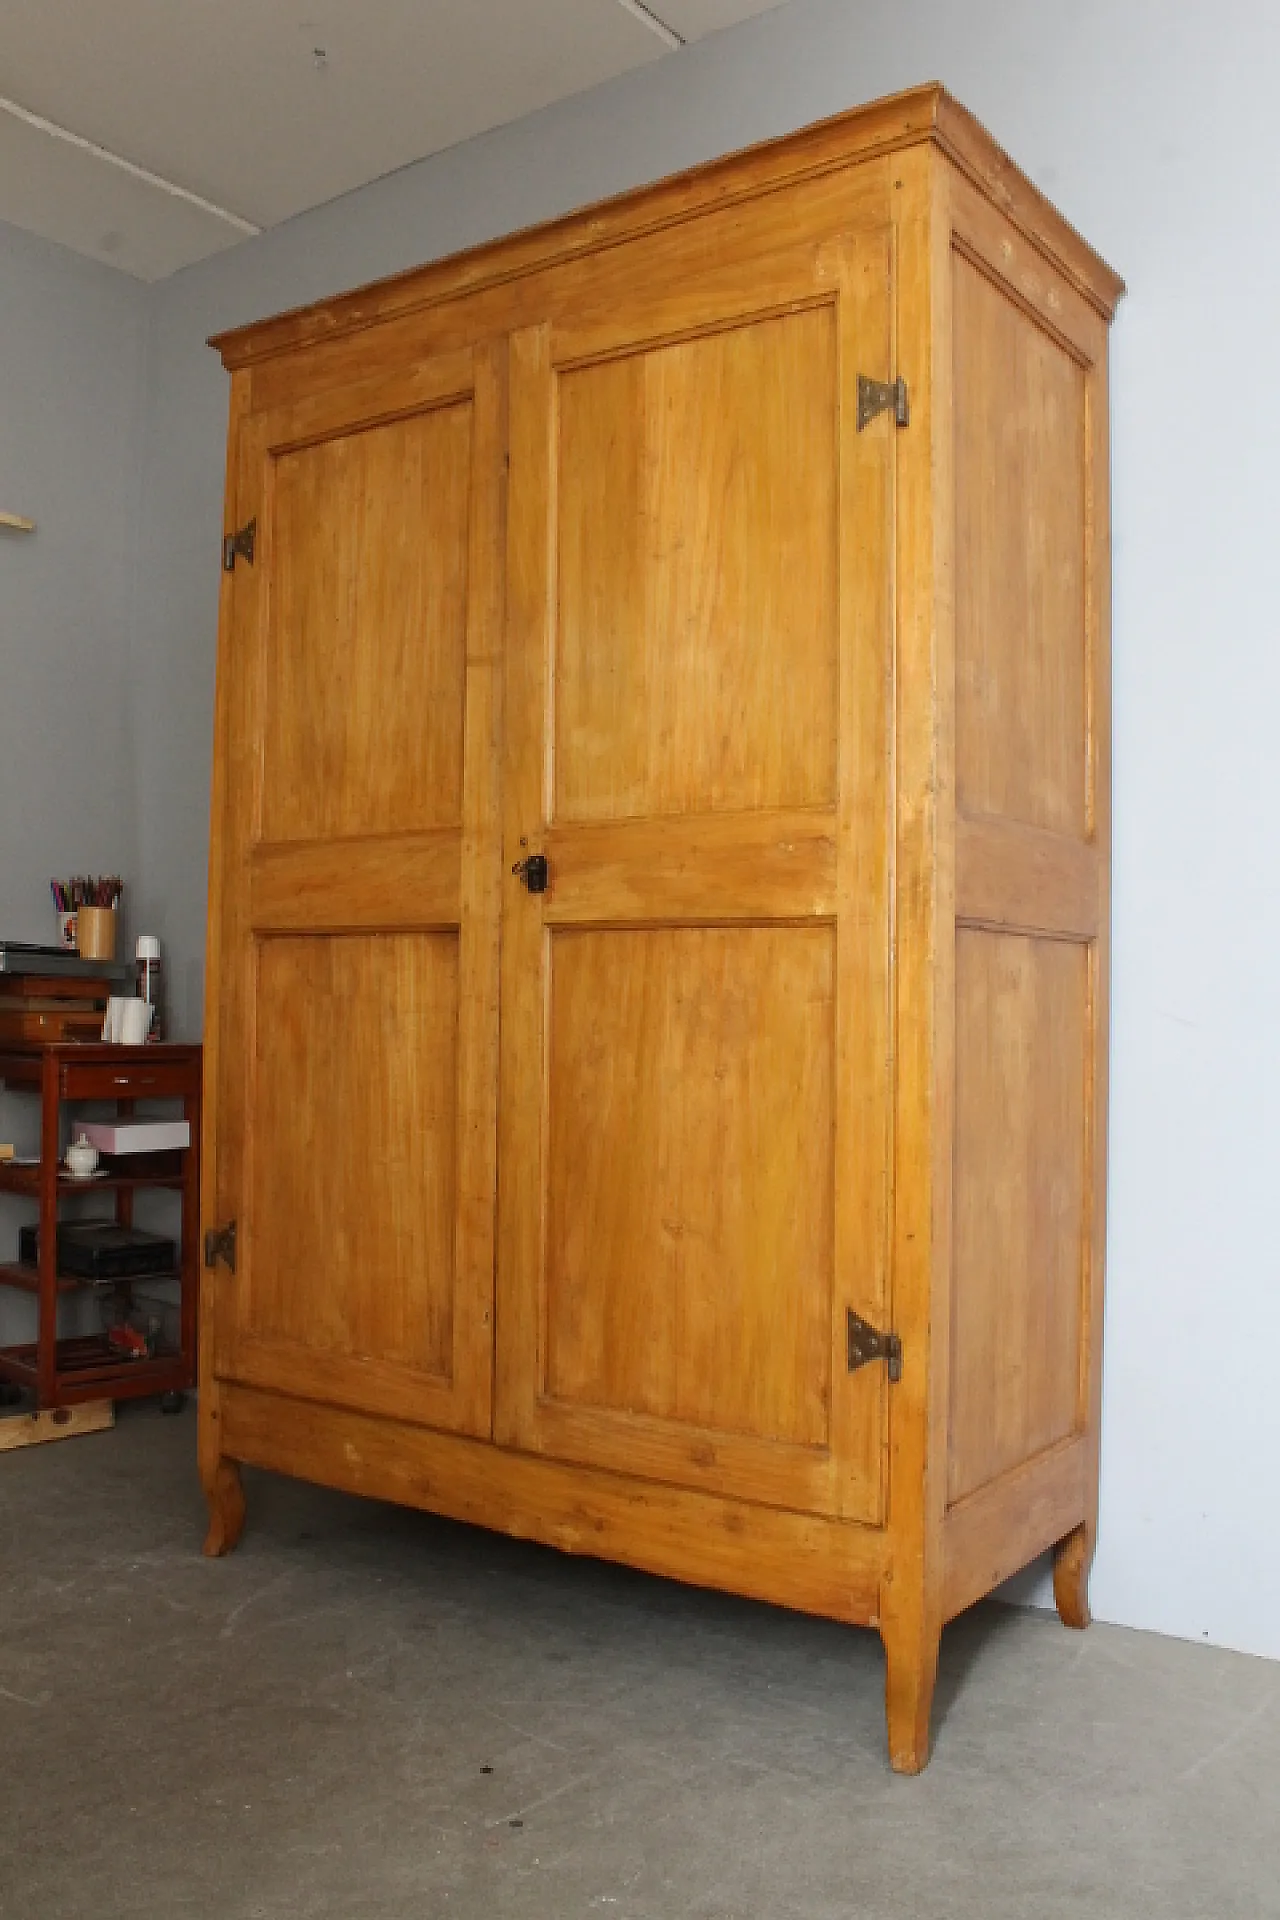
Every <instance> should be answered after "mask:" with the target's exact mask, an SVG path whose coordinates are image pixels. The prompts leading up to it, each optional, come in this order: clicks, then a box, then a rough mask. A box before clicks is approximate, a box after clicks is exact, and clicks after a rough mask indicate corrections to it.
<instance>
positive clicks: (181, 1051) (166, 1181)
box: [0, 1041, 201, 1411]
mask: <svg viewBox="0 0 1280 1920" xmlns="http://www.w3.org/2000/svg"><path fill="white" fill-rule="evenodd" d="M0 1081H3V1082H4V1084H5V1086H6V1087H8V1088H10V1089H12V1090H13V1091H16V1092H22V1091H26V1092H29V1093H31V1094H33V1095H35V1096H38V1098H39V1100H40V1163H39V1165H38V1166H34V1167H33V1166H15V1165H13V1164H12V1163H4V1164H0V1193H13V1194H18V1195H21V1196H23V1197H25V1198H27V1199H30V1200H34V1201H35V1202H36V1204H37V1205H38V1208H39V1221H40V1238H39V1261H38V1264H37V1265H35V1266H26V1265H24V1264H22V1263H21V1262H17V1261H7V1262H4V1263H3V1264H0V1286H5V1287H12V1288H14V1289H16V1290H17V1291H20V1292H24V1293H28V1294H34V1295H35V1297H36V1301H37V1309H38V1312H37V1333H36V1338H35V1339H34V1340H33V1341H26V1342H23V1343H20V1344H17V1345H11V1346H7V1347H0V1380H7V1381H9V1382H11V1383H12V1384H13V1385H15V1386H19V1387H22V1388H25V1389H26V1390H27V1391H28V1392H30V1393H31V1394H33V1396H34V1398H35V1403H36V1406H37V1408H38V1409H39V1410H40V1411H45V1410H47V1409H50V1408H56V1407H71V1406H76V1405H79V1404H82V1403H84V1402H87V1401H93V1400H133V1399H139V1398H141V1397H143V1396H144V1395H148V1394H162V1393H181V1392H184V1391H185V1390H186V1389H187V1388H189V1387H191V1386H193V1385H194V1383H195V1350H196V1310H197V1290H198V1287H199V1168H200V1091H201V1050H200V1048H199V1047H195V1046H181V1045H175V1046H142V1047H121V1046H110V1045H107V1044H105V1043H76V1042H70V1041H60V1042H56V1043H44V1044H38V1043H32V1044H30V1045H22V1046H13V1045H11V1046H7V1047H4V1048H2V1049H0ZM151 1100H164V1101H169V1102H177V1103H180V1104H181V1108H182V1115H183V1118H184V1119H185V1120H186V1121H187V1123H188V1125H189V1127H190V1129H191V1141H190V1145H189V1146H187V1147H185V1148H182V1149H181V1150H180V1151H177V1152H173V1153H160V1154H147V1155H145V1156H142V1155H140V1156H138V1159H137V1162H136V1163H131V1164H130V1165H129V1167H128V1169H127V1170H125V1169H124V1168H122V1167H112V1168H111V1169H110V1170H108V1171H107V1172H105V1173H104V1174H102V1175H101V1176H96V1177H94V1178H93V1179H90V1180H77V1179H74V1178H73V1177H72V1176H71V1175H70V1174H69V1173H67V1172H66V1171H65V1169H63V1168H62V1167H61V1165H60V1155H61V1150H62V1141H63V1124H62V1123H63V1110H64V1108H66V1107H68V1106H72V1107H73V1106H74V1105H75V1103H77V1102H84V1101H93V1102H95V1103H98V1102H109V1103H111V1104H113V1105H114V1107H115V1110H116V1113H117V1114H118V1115H119V1116H120V1117H121V1118H125V1117H127V1116H128V1115H130V1114H132V1113H133V1112H134V1111H135V1109H136V1106H137V1103H138V1102H139V1101H151ZM70 1124H71V1125H73V1126H74V1124H75V1116H74V1114H72V1116H71V1121H70ZM149 1188H167V1189H170V1190H172V1191H176V1192H177V1193H179V1194H180V1195H181V1199H182V1227H181V1233H180V1236H179V1258H178V1266H177V1269H176V1271H168V1272H155V1273H148V1274H145V1275H142V1274H139V1275H135V1276H133V1277H132V1278H131V1279H122V1280H118V1281H112V1282H109V1283H107V1285H106V1287H105V1288H104V1287H103V1285H102V1283H100V1282H94V1281H89V1280H85V1279H82V1278H81V1277H79V1276H78V1275H73V1274H64V1273H59V1272H58V1270H57V1227H58V1218H59V1210H60V1204H61V1202H62V1201H63V1200H64V1199H65V1198H67V1197H68V1196H69V1195H70V1194H73V1193H74V1194H75V1195H77V1196H83V1195H85V1194H92V1193H95V1192H96V1193H99V1194H102V1195H104V1196H110V1199H111V1207H112V1217H113V1218H114V1219H115V1220H116V1221H117V1222H118V1223H119V1224H120V1225H121V1226H130V1225H132V1222H133V1202H134V1196H135V1195H136V1194H137V1193H139V1192H142V1191H145V1190H147V1189H149ZM174 1280H176V1281H177V1282H178V1283H179V1291H180V1304H179V1309H178V1341H177V1345H176V1346H175V1347H173V1348H172V1349H171V1350H169V1351H164V1350H160V1351H157V1352H155V1353H153V1354H150V1355H148V1356H147V1357H145V1358H142V1359H128V1358H125V1357H122V1356H121V1355H120V1354H118V1353H115V1352H114V1351H113V1350H112V1349H111V1348H110V1347H109V1346H108V1344H107V1341H106V1337H105V1334H100V1335H99V1334H89V1335H86V1334H79V1335H75V1336H73V1337H64V1338H61V1339H60V1338H59V1337H58V1330H57V1316H58V1302H59V1300H60V1299H65V1298H66V1296H67V1295H69V1294H74V1293H78V1292H102V1291H110V1292H114V1293H123V1294H125V1295H128V1294H129V1292H130V1291H131V1289H132V1288H133V1287H135V1286H145V1285H154V1284H156V1283H158V1282H162V1281H170V1282H171V1281H174Z"/></svg>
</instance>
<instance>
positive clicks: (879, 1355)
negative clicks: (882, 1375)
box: [847, 1307, 902, 1380]
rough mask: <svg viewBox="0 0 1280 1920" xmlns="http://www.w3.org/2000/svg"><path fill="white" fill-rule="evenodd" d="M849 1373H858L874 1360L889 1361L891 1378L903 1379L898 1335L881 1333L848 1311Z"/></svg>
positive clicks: (851, 1310) (860, 1316)
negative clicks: (860, 1368) (859, 1369)
mask: <svg viewBox="0 0 1280 1920" xmlns="http://www.w3.org/2000/svg"><path fill="white" fill-rule="evenodd" d="M847 1325H848V1340H849V1371H850V1373H856V1372H857V1371H858V1368H859V1367H865V1366H867V1365H868V1363H869V1362H870V1361H872V1360H887V1361H888V1363H889V1378H890V1379H891V1380H901V1378H902V1342H901V1340H900V1339H899V1338H898V1336H897V1334H896V1333H881V1332H880V1330H879V1328H878V1327H873V1326H872V1325H871V1322H870V1321H869V1320H864V1319H863V1318H862V1315H861V1314H859V1313H855V1312H854V1310H853V1308H852V1307H850V1308H849V1309H848V1321H847Z"/></svg>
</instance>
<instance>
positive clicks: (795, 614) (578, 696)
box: [553, 306, 837, 821]
mask: <svg viewBox="0 0 1280 1920" xmlns="http://www.w3.org/2000/svg"><path fill="white" fill-rule="evenodd" d="M835 357H836V327H835V315H834V309H833V307H831V306H824V307H818V308H816V309H813V310H811V311H808V312H802V313H797V314H792V315H788V316H785V317H779V318H776V319H767V320H762V321H760V320H758V321H754V322H751V323H744V324H741V325H738V326H732V327H728V328H725V329H723V330H721V331H717V332H714V333H710V334H706V335H703V336H700V337H697V338H694V339H690V340H683V341H679V342H675V343H672V344H664V345H659V346H656V347H653V348H650V349H648V350H645V351H636V350H635V348H634V346H633V347H632V350H631V351H630V352H628V353H626V354H625V355H622V356H620V357H618V358H615V359H610V360H604V361H600V362H597V363H596V364H594V365H591V366H587V367H581V368H571V369H569V370H567V371H565V372H564V373H562V374H561V375H560V377H559V381H558V392H557V406H558V428H559V432H558V442H557V452H558V462H557V482H556V485H557V514H556V535H557V548H558V591H557V616H558V625H557V633H556V669H555V712H554V718H553V753H554V768H555V772H554V796H555V798H554V814H553V817H554V818H555V819H557V820H559V821H576V820H602V819H625V818H638V817H644V818H652V817H654V816H658V815H665V814H675V815H680V814H689V813H691V812H701V813H706V812H738V811H745V810H747V809H752V808H759V807H804V806H822V805H826V806H831V805H832V804H833V802H834V798H835V791H834V789H835V758H836V755H835V720H836V699H835V692H836V632H835V621H836V552H837V548H836V487H837V469H836V458H835V453H836V435H835V427H836V415H835V407H834V400H835Z"/></svg>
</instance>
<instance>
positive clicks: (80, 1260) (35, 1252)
mask: <svg viewBox="0 0 1280 1920" xmlns="http://www.w3.org/2000/svg"><path fill="white" fill-rule="evenodd" d="M18 1258H19V1260H20V1261H21V1262H22V1264H23V1265H24V1266H28V1267H34V1266H35V1265H36V1264H37V1262H38V1261H39V1258H40V1229H39V1227H20V1228H19V1230H18ZM177 1264H178V1250H177V1248H176V1247H175V1245H174V1243H173V1241H172V1240H167V1239H166V1238H165V1236H164V1235H163V1234H160V1233H144V1232H143V1231H142V1229H141V1228H140V1227H118V1226H117V1225H116V1224H115V1222H114V1220H64V1221H60V1222H59V1225H58V1272H59V1273H63V1274H68V1275H70V1276H71V1277H73V1278H74V1279H77V1280H132V1279H135V1278H137V1277H138V1276H140V1275H142V1274H149V1273H172V1272H173V1270H174V1268H175V1267H176V1266H177Z"/></svg>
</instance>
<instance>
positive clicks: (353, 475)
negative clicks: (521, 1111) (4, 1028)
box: [204, 347, 506, 1434]
mask: <svg viewBox="0 0 1280 1920" xmlns="http://www.w3.org/2000/svg"><path fill="white" fill-rule="evenodd" d="M374 365H375V368H376V362H375V363H374ZM236 431H237V440H236V442H235V445H236V449H237V451H236V453H235V456H234V462H233V470H232V482H233V485H234V490H235V525H236V526H237V527H240V526H244V525H245V524H247V523H248V522H250V521H252V522H254V550H253V558H252V562H249V561H248V560H247V559H246V558H245V557H244V556H241V557H239V558H238V559H237V562H236V566H235V569H234V572H233V573H232V575H231V576H230V577H229V579H228V581H227V592H226V595H225V598H224V606H223V624H222V638H221V651H220V657H219V670H218V671H219V686H218V726H217V738H216V742H215V762H216V764H215V779H214V821H213V833H214V848H213V858H212V861H211V876H212V881H211V898H210V913H211V916H212V934H211V941H210V968H211V974H212V977H211V980H210V982H209V1006H210V1010H211V1016H212V1017H211V1021H210V1027H211V1034H210V1037H211V1038H212V1040H213V1043H214V1050H215V1055H216V1058H215V1062H214V1063H213V1071H212V1076H211V1077H212V1085H211V1087H210V1091H211V1092H212V1094H213V1101H212V1126H213V1129H214V1136H213V1141H212V1154H213V1164H212V1179H211V1180H210V1181H207V1183H206V1193H207V1194H209V1195H211V1197H212V1199H213V1201H214V1204H215V1206H216V1214H217V1218H218V1222H219V1223H221V1224H225V1223H227V1222H228V1221H231V1220H234V1221H235V1222H236V1250H235V1251H236V1258H235V1270H234V1272H230V1271H228V1270H227V1269H226V1267H225V1266H221V1265H220V1266H219V1267H218V1268H217V1269H216V1270H215V1271H214V1272H211V1273H210V1274H209V1275H208V1276H207V1289H208V1293H207V1311H206V1313H205V1316H204V1326H205V1329H206V1338H207V1339H209V1340H210V1341H211V1345H212V1352H211V1353H210V1352H208V1351H206V1354H205V1366H206V1368H209V1367H211V1368H212V1371H213V1373H214V1375H215V1376H216V1377H219V1378H222V1379H226V1380H235V1381H239V1382H242V1383H245V1384H248V1385H252V1386H257V1387H262V1388H266V1389H269V1390H272V1391H275V1392H278V1393H283V1394H289V1395H291V1396H294V1397H298V1398H301V1399H311V1400H317V1401H322V1402H325V1403H328V1404H333V1405H339V1406H346V1407H351V1408H356V1409H359V1410H362V1411H367V1412H371V1413H379V1414H386V1415H389V1416H392V1417H395V1418H397V1419H401V1420H413V1421H420V1422H422V1423H424V1424H426V1425H430V1426H438V1427H446V1428H450V1429H453V1430H455V1431H461V1432H465V1433H476V1434H482V1433H488V1431H489V1428H490V1403H491V1372H492V1364H491V1357H492V1319H493V1232H494V1189H495V1133H496V1098H497V1045H498V910H499V899H500V887H499V853H500V849H499V831H498V829H499V806H498V790H497V781H498V764H499V740H498V731H499V725H500V714H499V707H498V700H499V689H500V685H501V675H500V648H501V629H502V610H503V600H502V566H503V526H502V518H503V497H504V467H505V432H506V424H505V399H504V367H503V361H502V350H501V349H500V348H498V347H492V348H489V347H486V348H481V349H476V350H474V351H471V350H468V351H465V352H459V353H454V354H447V355H443V356H440V357H437V358H433V359H427V360H418V361H414V362H410V363H408V364H407V365H406V364H404V363H402V364H401V365H400V367H399V368H398V369H397V370H396V371H394V372H393V373H387V374H384V375H380V374H378V373H377V372H376V370H375V371H373V372H371V373H370V374H369V375H368V376H367V377H365V378H362V379H360V380H359V381H353V382H352V383H350V384H349V385H346V386H341V387H330V388H328V389H325V390H323V391H320V392H316V393H312V394H309V395H307V396H306V397H302V398H298V399H295V400H292V401H290V402H288V403H287V404H281V405H275V406H272V407H271V408H270V409H269V410H266V411H260V412H255V411H254V410H253V409H252V406H250V409H249V410H248V411H246V412H244V413H242V414H241V415H240V419H239V424H238V428H237V429H236Z"/></svg>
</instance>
